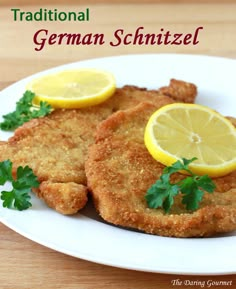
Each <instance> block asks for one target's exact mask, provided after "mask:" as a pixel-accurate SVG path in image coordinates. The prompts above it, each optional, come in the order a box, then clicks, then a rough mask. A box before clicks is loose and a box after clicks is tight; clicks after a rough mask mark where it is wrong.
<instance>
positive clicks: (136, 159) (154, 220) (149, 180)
mask: <svg viewBox="0 0 236 289" xmlns="http://www.w3.org/2000/svg"><path fill="white" fill-rule="evenodd" d="M156 109H157V106H156V105H153V104H150V103H141V104H139V105H138V106H137V107H135V108H131V109H128V110H126V111H119V112H117V113H115V114H113V115H112V116H110V117H109V118H108V119H107V120H105V121H103V122H102V123H101V124H100V125H99V126H98V128H97V132H96V142H95V143H94V144H93V145H92V146H91V147H90V148H89V154H88V159H87V161H86V165H85V168H86V175H87V179H88V188H89V190H90V191H91V192H92V197H93V201H94V204H95V207H96V209H97V211H98V212H99V214H100V215H101V217H102V218H103V219H104V220H106V221H107V222H109V223H112V224H115V225H119V226H124V227H129V228H135V229H138V230H141V231H144V232H147V233H150V234H157V235H161V236H174V237H196V236H210V235H213V234H216V233H220V232H228V231H233V230H235V229H236V171H234V172H232V173H231V174H229V175H227V176H225V177H220V178H215V179H214V182H215V184H216V191H215V192H214V193H213V194H204V198H203V201H202V202H201V204H200V208H199V209H198V210H197V211H194V212H189V211H187V210H186V209H185V208H184V206H183V205H182V203H181V200H180V196H176V197H175V203H174V205H173V206H172V208H171V210H170V213H169V214H165V213H164V211H163V209H161V208H158V209H150V208H148V206H147V203H146V200H145V194H146V192H147V190H148V189H149V187H150V186H151V185H152V184H154V183H155V182H156V181H157V180H158V179H159V178H160V176H161V174H162V172H163V168H164V166H163V165H162V164H160V163H159V162H158V161H156V160H154V159H153V158H152V156H151V155H150V154H149V152H148V151H147V149H146V147H145V145H144V140H143V138H144V129H145V126H146V123H147V121H148V119H149V117H150V116H151V114H152V113H153V112H154V111H156ZM173 141H174V140H173ZM184 177H186V176H184V175H182V174H178V173H176V174H175V175H174V179H173V181H174V182H176V181H178V180H180V179H182V178H184Z"/></svg>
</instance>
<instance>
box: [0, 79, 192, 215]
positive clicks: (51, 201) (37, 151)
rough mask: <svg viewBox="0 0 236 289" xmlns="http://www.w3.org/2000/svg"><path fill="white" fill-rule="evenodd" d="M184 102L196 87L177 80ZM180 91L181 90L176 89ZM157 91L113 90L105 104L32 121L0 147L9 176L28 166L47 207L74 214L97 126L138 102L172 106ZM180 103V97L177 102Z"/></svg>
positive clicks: (84, 191)
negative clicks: (9, 163) (10, 168)
mask: <svg viewBox="0 0 236 289" xmlns="http://www.w3.org/2000/svg"><path fill="white" fill-rule="evenodd" d="M179 86H181V87H182V89H183V90H184V92H183V95H186V100H187V99H188V100H189V94H192V100H194V98H195V97H196V93H197V90H196V86H195V85H193V84H188V85H186V83H185V82H184V81H180V82H179ZM179 89H180V88H179ZM170 90H171V91H170V93H168V95H169V96H165V95H164V94H163V93H160V92H159V91H157V90H147V89H145V88H138V87H135V86H124V87H123V88H117V90H116V92H115V93H114V95H113V96H112V97H111V98H110V99H108V100H107V101H106V102H104V103H102V104H100V105H97V106H93V107H89V108H84V109H77V110H75V109H72V110H63V109H62V110H59V109H58V110H55V111H53V112H52V113H51V114H50V115H49V116H47V117H43V118H38V119H33V120H31V121H29V122H27V123H25V124H24V125H23V126H21V127H19V128H18V129H17V130H16V131H15V133H14V135H13V137H11V138H10V139H9V140H8V141H7V142H1V143H0V161H3V160H6V159H10V160H11V161H12V162H13V173H14V174H15V173H16V169H17V167H18V166H26V165H28V166H29V167H31V168H32V169H33V171H34V173H35V174H36V176H37V177H38V179H39V182H40V186H39V188H38V189H37V190H36V189H35V190H34V192H35V193H36V194H37V195H38V196H39V197H40V198H41V199H43V200H44V201H45V202H46V204H47V205H48V206H50V207H51V208H53V209H55V210H56V211H58V212H60V213H62V214H74V213H76V212H78V210H80V209H81V208H82V207H83V206H84V205H85V204H86V202H87V186H86V185H87V180H86V176H85V171H84V161H85V158H86V156H87V150H88V146H89V145H91V144H92V143H93V141H94V132H95V129H96V127H97V125H98V124H99V123H100V122H101V121H102V120H104V119H105V118H107V117H108V116H109V115H111V114H112V113H113V112H115V111H117V110H120V109H127V108H130V107H134V106H135V105H137V104H138V103H140V102H142V101H150V102H153V103H156V104H157V105H158V103H161V102H163V101H164V102H165V103H172V102H173V99H172V98H171V97H170V96H171V95H174V94H175V91H173V89H172V87H170ZM181 101H182V99H181Z"/></svg>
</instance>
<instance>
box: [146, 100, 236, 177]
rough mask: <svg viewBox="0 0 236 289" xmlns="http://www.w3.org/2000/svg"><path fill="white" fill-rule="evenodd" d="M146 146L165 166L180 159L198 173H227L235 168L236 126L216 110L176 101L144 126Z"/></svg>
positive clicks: (154, 115) (158, 112)
mask: <svg viewBox="0 0 236 289" xmlns="http://www.w3.org/2000/svg"><path fill="white" fill-rule="evenodd" d="M144 141H145V145H146V147H147V149H148V151H149V152H150V154H151V155H152V156H153V157H154V158H155V159H156V160H158V161H159V162H161V163H162V164H164V165H166V166H170V165H172V164H173V163H174V162H176V161H177V160H180V159H181V158H183V157H184V158H186V159H191V158H193V157H196V158H197V160H196V161H194V162H193V163H191V164H190V165H189V167H190V169H191V170H192V171H193V172H194V173H196V174H199V175H203V174H208V175H209V176H211V177H219V176H224V175H226V174H228V173H230V172H232V171H233V170H235V169H236V129H235V127H234V126H233V125H232V124H231V122H230V121H229V120H227V119H226V118H224V117H223V116H222V115H220V114H219V113H217V112H215V111H214V110H212V109H210V108H208V107H205V106H202V105H197V104H182V103H174V104H169V105H166V106H164V107H162V108H160V109H159V110H157V111H156V112H155V113H154V114H153V115H152V116H151V117H150V119H149V121H148V123H147V126H146V128H145V135H144Z"/></svg>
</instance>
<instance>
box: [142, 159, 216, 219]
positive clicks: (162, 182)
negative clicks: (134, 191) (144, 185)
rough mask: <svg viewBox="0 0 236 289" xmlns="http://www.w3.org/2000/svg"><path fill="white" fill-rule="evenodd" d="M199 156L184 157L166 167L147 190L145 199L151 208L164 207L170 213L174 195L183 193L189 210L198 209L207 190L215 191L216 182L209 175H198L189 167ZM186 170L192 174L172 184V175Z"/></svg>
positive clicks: (184, 202) (209, 191)
mask: <svg viewBox="0 0 236 289" xmlns="http://www.w3.org/2000/svg"><path fill="white" fill-rule="evenodd" d="M196 159H197V158H192V159H190V160H188V159H185V158H183V159H182V161H177V162H175V163H174V164H173V165H172V166H169V167H166V168H165V169H164V170H163V174H162V175H161V177H160V179H159V180H157V181H156V183H155V184H153V185H152V186H151V187H150V188H149V189H148V191H147V193H146V195H145V199H146V201H147V204H148V206H149V207H150V208H159V207H162V208H163V209H164V211H165V213H168V212H169V211H170V209H171V207H172V205H173V204H174V197H175V196H176V195H177V194H179V193H181V194H182V204H184V205H185V206H186V209H187V210H192V211H194V210H197V209H198V208H199V203H200V202H201V200H202V198H203V195H204V193H205V192H208V193H213V191H214V189H215V187H216V186H215V184H214V182H213V181H212V179H211V178H210V177H209V176H208V175H204V176H197V175H195V174H194V173H193V172H192V171H191V170H190V169H189V168H188V166H189V164H190V163H191V162H193V161H195V160H196ZM181 171H186V172H188V174H189V175H190V176H187V177H186V178H185V179H183V180H181V181H179V182H178V183H174V184H172V183H171V182H170V176H171V175H172V174H174V173H177V172H181Z"/></svg>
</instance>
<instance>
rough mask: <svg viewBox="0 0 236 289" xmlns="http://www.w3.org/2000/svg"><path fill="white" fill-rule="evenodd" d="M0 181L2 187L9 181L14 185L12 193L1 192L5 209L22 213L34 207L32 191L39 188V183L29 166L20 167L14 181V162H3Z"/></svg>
mask: <svg viewBox="0 0 236 289" xmlns="http://www.w3.org/2000/svg"><path fill="white" fill-rule="evenodd" d="M0 180H1V183H0V184H1V185H4V184H5V183H6V182H7V181H10V182H11V183H12V190H11V191H2V192H1V200H3V207H6V208H9V209H17V210H19V211H22V210H26V209H28V208H29V207H31V206H32V204H31V203H30V198H31V197H30V191H31V188H37V187H38V186H39V181H38V180H37V177H36V176H35V175H34V173H33V171H32V169H31V168H29V167H28V166H25V167H21V166H20V167H18V168H17V172H16V179H15V180H14V179H13V176H12V162H11V161H9V160H6V161H3V162H1V163H0Z"/></svg>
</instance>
